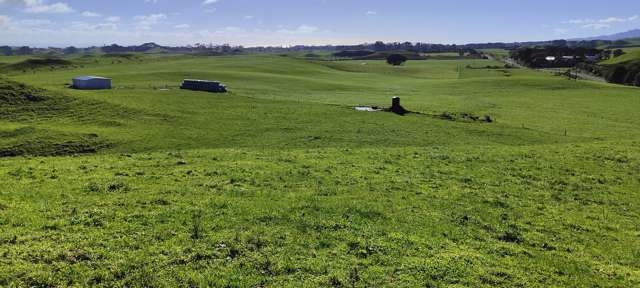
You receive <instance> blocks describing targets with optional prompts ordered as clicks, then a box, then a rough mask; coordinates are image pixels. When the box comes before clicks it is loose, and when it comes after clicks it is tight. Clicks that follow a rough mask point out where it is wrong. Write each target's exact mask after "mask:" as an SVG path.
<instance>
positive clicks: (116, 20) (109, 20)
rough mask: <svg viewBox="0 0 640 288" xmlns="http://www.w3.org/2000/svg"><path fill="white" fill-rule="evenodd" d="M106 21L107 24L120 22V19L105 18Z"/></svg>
mask: <svg viewBox="0 0 640 288" xmlns="http://www.w3.org/2000/svg"><path fill="white" fill-rule="evenodd" d="M104 20H105V21H107V22H120V17H118V16H111V17H107V18H104Z"/></svg>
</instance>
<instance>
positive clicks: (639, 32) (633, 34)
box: [571, 29, 640, 41]
mask: <svg viewBox="0 0 640 288" xmlns="http://www.w3.org/2000/svg"><path fill="white" fill-rule="evenodd" d="M629 38H640V29H633V30H629V31H627V32H622V33H615V34H610V35H601V36H596V37H588V38H577V39H571V41H591V40H608V41H617V40H623V39H629Z"/></svg>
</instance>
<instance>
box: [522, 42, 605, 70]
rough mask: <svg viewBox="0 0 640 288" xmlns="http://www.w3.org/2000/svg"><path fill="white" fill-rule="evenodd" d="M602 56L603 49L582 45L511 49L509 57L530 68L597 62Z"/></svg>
mask: <svg viewBox="0 0 640 288" xmlns="http://www.w3.org/2000/svg"><path fill="white" fill-rule="evenodd" d="M604 57H605V55H604V51H603V50H600V49H594V48H582V47H577V48H570V47H566V46H548V47H544V48H520V49H516V50H512V51H511V58H513V59H514V60H516V61H518V62H519V63H521V64H523V65H526V66H529V67H532V68H556V67H572V66H574V65H576V64H577V63H580V62H597V61H599V60H601V59H603V58H604Z"/></svg>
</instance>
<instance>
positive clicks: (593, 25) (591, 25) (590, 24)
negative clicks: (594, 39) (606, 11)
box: [562, 15, 640, 30]
mask: <svg viewBox="0 0 640 288" xmlns="http://www.w3.org/2000/svg"><path fill="white" fill-rule="evenodd" d="M639 17H640V16H638V15H633V16H631V17H607V18H602V19H596V20H594V19H588V18H587V19H571V20H568V21H564V22H562V23H563V24H573V25H580V26H581V27H582V28H587V29H596V30H598V29H604V28H611V26H612V25H613V24H617V23H625V22H632V21H636V20H638V18H639Z"/></svg>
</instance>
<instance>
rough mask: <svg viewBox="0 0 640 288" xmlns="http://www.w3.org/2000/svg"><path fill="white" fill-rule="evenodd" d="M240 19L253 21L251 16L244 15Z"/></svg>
mask: <svg viewBox="0 0 640 288" xmlns="http://www.w3.org/2000/svg"><path fill="white" fill-rule="evenodd" d="M242 18H244V20H251V19H253V18H254V17H253V15H245V16H244V17H242Z"/></svg>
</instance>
